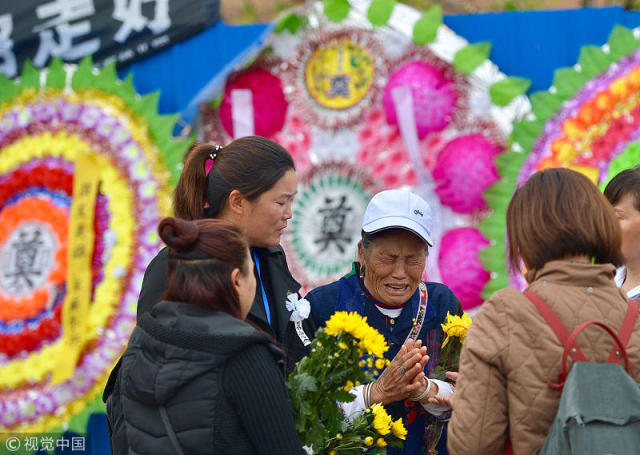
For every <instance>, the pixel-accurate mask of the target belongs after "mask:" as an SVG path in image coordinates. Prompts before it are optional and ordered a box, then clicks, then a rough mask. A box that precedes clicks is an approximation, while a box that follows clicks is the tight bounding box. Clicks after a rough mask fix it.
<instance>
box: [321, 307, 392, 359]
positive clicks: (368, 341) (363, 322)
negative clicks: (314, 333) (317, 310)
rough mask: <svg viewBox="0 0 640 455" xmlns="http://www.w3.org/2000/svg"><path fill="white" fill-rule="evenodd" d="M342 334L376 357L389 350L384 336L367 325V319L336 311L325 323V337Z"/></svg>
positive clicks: (356, 314) (354, 314)
mask: <svg viewBox="0 0 640 455" xmlns="http://www.w3.org/2000/svg"><path fill="white" fill-rule="evenodd" d="M342 332H345V333H348V334H350V335H351V336H352V337H354V338H357V339H358V340H360V343H359V346H360V348H361V349H363V350H366V351H367V352H369V353H370V354H373V355H375V356H376V357H382V356H383V355H384V353H385V352H386V351H387V350H388V349H389V347H388V346H387V341H386V340H385V338H384V336H382V335H381V334H380V333H379V332H378V331H377V330H375V329H373V328H372V327H371V326H370V325H369V324H367V318H363V317H362V316H360V315H359V314H358V313H356V312H352V313H347V312H346V311H338V312H336V313H333V315H332V316H331V318H330V319H329V320H328V321H327V326H326V327H325V333H326V334H327V335H331V336H334V337H337V336H338V335H340V333H342Z"/></svg>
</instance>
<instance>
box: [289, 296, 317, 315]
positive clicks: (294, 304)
mask: <svg viewBox="0 0 640 455" xmlns="http://www.w3.org/2000/svg"><path fill="white" fill-rule="evenodd" d="M286 306H287V310H289V311H291V317H290V318H289V320H290V321H292V322H298V321H304V320H305V319H307V318H308V317H309V313H311V305H310V304H309V301H308V300H306V299H301V298H300V296H299V295H298V294H289V295H288V296H287V302H286Z"/></svg>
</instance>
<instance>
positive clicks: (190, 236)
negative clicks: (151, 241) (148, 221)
mask: <svg viewBox="0 0 640 455" xmlns="http://www.w3.org/2000/svg"><path fill="white" fill-rule="evenodd" d="M158 234H159V235H160V238H161V239H162V241H163V242H164V243H166V244H167V246H168V247H169V248H171V249H173V250H174V251H176V252H180V251H186V250H191V249H193V247H194V246H195V243H196V242H197V241H198V236H199V235H200V230H199V229H198V225H196V223H194V222H193V221H188V220H182V219H180V218H172V217H168V218H165V219H163V220H162V221H160V224H159V225H158Z"/></svg>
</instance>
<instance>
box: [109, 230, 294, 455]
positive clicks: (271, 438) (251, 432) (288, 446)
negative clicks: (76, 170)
mask: <svg viewBox="0 0 640 455" xmlns="http://www.w3.org/2000/svg"><path fill="white" fill-rule="evenodd" d="M158 230H159V233H160V237H161V238H162V240H163V241H164V242H165V243H166V244H167V246H168V248H167V250H166V256H167V266H168V280H167V286H166V291H165V292H164V294H163V296H162V298H161V300H160V301H159V302H158V303H157V304H155V305H154V306H153V308H151V310H150V311H148V312H145V313H144V314H142V315H141V316H140V318H139V320H138V325H137V327H136V328H135V330H134V331H133V334H132V335H131V339H130V341H129V345H128V347H127V350H126V351H125V353H124V355H123V358H122V366H121V368H120V372H119V374H118V375H117V378H116V379H115V380H116V381H117V382H118V384H117V387H116V388H115V390H116V391H115V392H114V393H112V394H111V395H110V397H109V400H108V408H107V409H108V412H107V413H108V417H109V421H110V422H112V427H113V428H114V430H113V433H112V434H111V446H112V447H111V448H112V453H114V454H126V453H136V454H153V455H163V454H210V453H216V454H225V453H234V454H273V453H278V454H300V453H302V448H301V444H300V441H299V439H298V436H297V433H296V430H295V424H294V413H293V409H292V408H291V405H290V403H289V401H288V396H287V391H286V388H285V385H284V377H283V375H284V372H285V371H284V354H283V352H282V351H281V350H280V349H279V348H278V347H276V346H275V344H274V343H273V341H272V340H273V339H272V338H271V337H270V336H268V335H267V334H266V333H264V332H263V331H261V330H259V329H257V328H255V327H253V326H252V325H251V324H250V323H247V322H245V321H244V319H245V318H246V317H247V315H248V314H249V312H250V311H251V308H252V306H253V305H254V296H255V293H256V277H255V276H254V273H253V261H252V259H251V253H250V251H249V246H248V244H247V241H246V240H245V236H244V235H243V231H242V230H241V229H240V228H239V227H238V226H236V225H234V224H232V223H230V222H227V221H223V220H216V219H200V220H195V221H186V220H181V219H177V218H165V219H164V220H162V221H161V222H160V225H159V228H158ZM114 423H115V425H113V424H114Z"/></svg>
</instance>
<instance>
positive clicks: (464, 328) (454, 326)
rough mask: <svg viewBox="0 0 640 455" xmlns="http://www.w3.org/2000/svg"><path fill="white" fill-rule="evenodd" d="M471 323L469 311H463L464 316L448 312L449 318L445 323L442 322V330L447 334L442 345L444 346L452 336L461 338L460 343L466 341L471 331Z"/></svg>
mask: <svg viewBox="0 0 640 455" xmlns="http://www.w3.org/2000/svg"><path fill="white" fill-rule="evenodd" d="M470 325H471V318H470V317H469V316H467V313H463V314H462V316H452V315H451V314H450V313H448V312H447V320H446V322H445V323H444V324H441V326H442V331H443V332H444V333H445V334H446V335H447V338H445V340H444V343H442V347H443V348H444V347H445V346H446V345H447V343H448V342H449V339H450V338H451V337H458V338H460V344H462V343H464V339H465V337H466V336H467V332H468V331H469V326H470Z"/></svg>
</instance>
